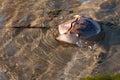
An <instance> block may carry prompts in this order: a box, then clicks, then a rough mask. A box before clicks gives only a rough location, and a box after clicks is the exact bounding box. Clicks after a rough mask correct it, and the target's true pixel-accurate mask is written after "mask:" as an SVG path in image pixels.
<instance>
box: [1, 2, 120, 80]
mask: <svg viewBox="0 0 120 80" xmlns="http://www.w3.org/2000/svg"><path fill="white" fill-rule="evenodd" d="M119 5H120V1H119V0H103V1H101V0H61V1H58V0H26V1H24V0H20V1H17V0H0V80H80V79H81V78H83V77H87V76H89V75H96V74H100V73H109V72H114V73H120V62H119V55H120V51H119V48H120V41H119V40H120V35H119V34H120V15H119V13H120V10H119V7H120V6H119ZM76 14H79V15H84V16H87V17H91V18H93V19H95V20H96V21H98V23H99V24H100V25H101V26H102V27H103V29H104V31H105V38H104V40H103V41H101V42H99V43H98V44H97V45H95V46H94V47H93V48H92V49H90V48H79V47H74V46H67V45H64V46H63V45H61V44H59V43H58V42H57V41H56V40H55V34H56V33H57V29H56V28H57V25H58V24H60V23H62V22H64V21H65V20H68V19H72V18H73V16H74V15H76ZM12 27H16V28H12ZM17 27H19V28H17ZM20 27H22V28H20ZM113 65H114V66H113Z"/></svg>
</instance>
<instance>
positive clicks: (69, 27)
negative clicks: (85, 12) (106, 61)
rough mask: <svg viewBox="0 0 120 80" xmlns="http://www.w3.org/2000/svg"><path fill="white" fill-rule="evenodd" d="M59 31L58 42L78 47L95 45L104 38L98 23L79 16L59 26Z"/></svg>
mask: <svg viewBox="0 0 120 80" xmlns="http://www.w3.org/2000/svg"><path fill="white" fill-rule="evenodd" d="M58 31H59V35H58V36H57V37H56V40H57V41H59V42H64V43H68V44H74V45H77V46H85V45H89V44H93V43H94V42H97V41H100V40H101V39H102V38H103V36H104V33H103V30H102V29H101V26H100V25H99V24H98V23H97V22H96V21H94V20H92V19H91V18H87V17H84V16H79V15H77V16H76V17H75V19H72V20H68V21H66V22H64V23H62V24H60V25H58Z"/></svg>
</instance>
